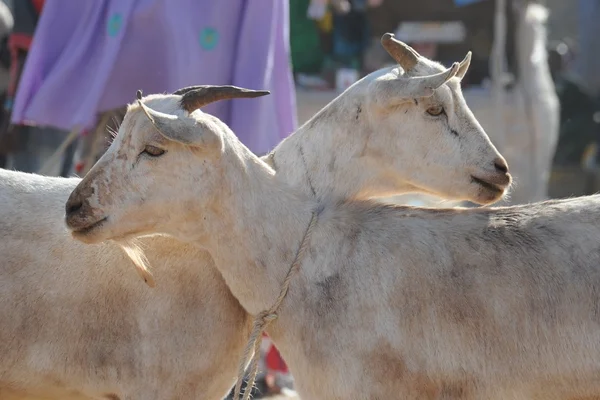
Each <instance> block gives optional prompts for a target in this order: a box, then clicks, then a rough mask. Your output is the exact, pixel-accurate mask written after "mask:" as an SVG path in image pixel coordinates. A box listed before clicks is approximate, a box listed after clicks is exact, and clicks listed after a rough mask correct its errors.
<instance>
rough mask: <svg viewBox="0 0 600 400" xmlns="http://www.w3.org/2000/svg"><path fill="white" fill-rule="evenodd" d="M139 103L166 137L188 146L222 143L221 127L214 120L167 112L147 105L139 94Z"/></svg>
mask: <svg viewBox="0 0 600 400" xmlns="http://www.w3.org/2000/svg"><path fill="white" fill-rule="evenodd" d="M138 103H139V105H140V107H141V108H142V110H143V111H144V113H145V114H146V116H147V117H148V119H150V122H152V125H154V127H155V128H156V130H158V132H159V133H160V134H161V135H162V136H164V137H165V138H166V139H169V140H172V141H174V142H178V143H181V144H185V145H188V146H201V147H209V146H215V145H217V144H222V142H221V138H220V135H219V133H218V132H219V127H218V126H217V124H214V123H212V121H210V119H209V120H207V121H197V120H196V119H194V118H190V117H180V116H178V115H172V114H165V113H162V112H160V111H156V110H153V109H151V108H150V107H148V106H146V105H145V104H144V103H143V102H142V101H141V100H140V98H139V96H138Z"/></svg>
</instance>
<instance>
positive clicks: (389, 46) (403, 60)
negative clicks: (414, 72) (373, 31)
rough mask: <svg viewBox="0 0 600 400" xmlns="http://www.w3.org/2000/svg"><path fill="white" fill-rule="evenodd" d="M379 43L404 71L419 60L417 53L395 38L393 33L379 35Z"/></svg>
mask: <svg viewBox="0 0 600 400" xmlns="http://www.w3.org/2000/svg"><path fill="white" fill-rule="evenodd" d="M381 45H382V46H383V48H384V49H385V50H386V51H387V52H388V54H389V55H390V56H392V58H393V59H394V60H396V62H397V63H398V64H400V66H401V67H402V68H403V69H404V71H409V70H411V69H412V68H413V67H414V66H415V65H417V63H418V62H419V57H420V56H419V53H417V52H416V51H415V50H414V49H413V48H412V47H410V46H409V45H407V44H406V43H403V42H401V41H399V40H398V39H396V38H395V37H394V34H393V33H384V34H383V36H382V37H381Z"/></svg>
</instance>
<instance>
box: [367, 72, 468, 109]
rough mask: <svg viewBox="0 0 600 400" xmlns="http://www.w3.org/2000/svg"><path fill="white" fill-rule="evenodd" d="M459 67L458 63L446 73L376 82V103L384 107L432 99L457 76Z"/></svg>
mask: <svg viewBox="0 0 600 400" xmlns="http://www.w3.org/2000/svg"><path fill="white" fill-rule="evenodd" d="M459 66H460V65H459V63H457V62H456V63H454V64H452V67H450V68H448V69H447V70H446V71H442V72H439V73H437V74H434V75H428V76H415V77H410V78H404V77H401V78H398V79H394V80H381V81H375V82H373V83H374V84H375V85H377V86H376V88H375V90H374V91H373V92H374V94H375V101H376V102H377V103H379V104H381V105H382V106H389V105H395V104H400V103H403V102H406V101H407V100H410V99H416V98H421V97H431V96H433V93H434V92H435V90H436V89H437V88H439V87H440V86H442V85H443V84H444V83H446V82H448V81H449V80H450V79H452V78H453V77H454V76H456V73H457V72H458V69H459Z"/></svg>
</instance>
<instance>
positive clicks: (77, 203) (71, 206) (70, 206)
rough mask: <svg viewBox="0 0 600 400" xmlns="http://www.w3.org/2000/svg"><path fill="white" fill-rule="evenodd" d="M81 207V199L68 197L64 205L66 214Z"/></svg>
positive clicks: (74, 211)
mask: <svg viewBox="0 0 600 400" xmlns="http://www.w3.org/2000/svg"><path fill="white" fill-rule="evenodd" d="M81 207H83V202H82V201H81V200H79V199H77V198H75V199H69V201H68V202H67V206H66V211H67V215H69V214H72V213H76V212H77V211H79V210H81Z"/></svg>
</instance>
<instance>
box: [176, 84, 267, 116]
mask: <svg viewBox="0 0 600 400" xmlns="http://www.w3.org/2000/svg"><path fill="white" fill-rule="evenodd" d="M178 91H181V92H184V93H183V95H182V97H181V101H180V104H181V107H182V108H183V109H184V110H186V111H187V112H192V111H194V110H197V109H199V108H200V107H203V106H205V105H207V104H210V103H214V102H215V101H219V100H227V99H250V98H254V97H260V96H266V95H268V94H270V93H271V92H269V91H268V90H250V89H244V88H240V87H237V86H211V85H207V86H197V87H195V88H194V89H190V88H183V89H179V90H178Z"/></svg>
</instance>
